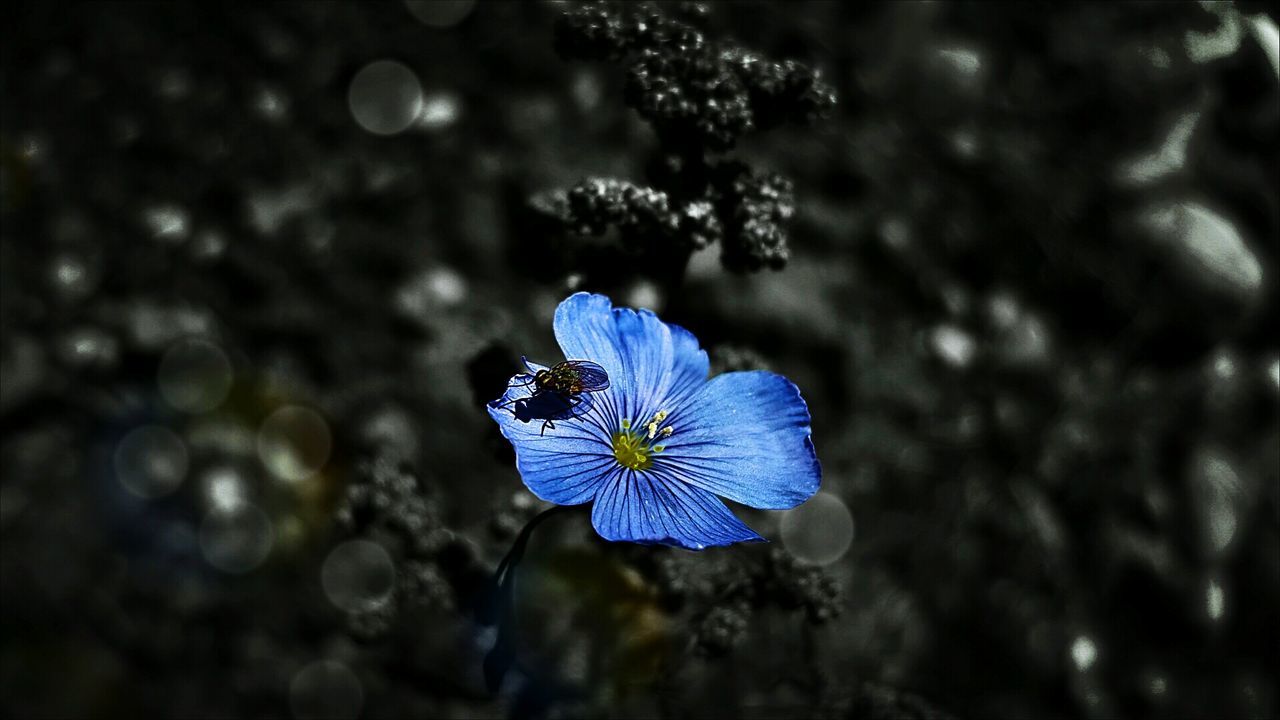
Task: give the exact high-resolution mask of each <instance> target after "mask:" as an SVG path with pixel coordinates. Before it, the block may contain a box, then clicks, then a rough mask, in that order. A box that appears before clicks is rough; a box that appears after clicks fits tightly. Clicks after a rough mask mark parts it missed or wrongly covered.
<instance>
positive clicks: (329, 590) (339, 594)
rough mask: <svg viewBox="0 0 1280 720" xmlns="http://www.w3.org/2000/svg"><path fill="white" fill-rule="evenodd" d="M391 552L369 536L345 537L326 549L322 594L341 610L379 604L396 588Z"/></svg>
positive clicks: (359, 609)
mask: <svg viewBox="0 0 1280 720" xmlns="http://www.w3.org/2000/svg"><path fill="white" fill-rule="evenodd" d="M395 583H396V568H395V564H394V563H393V562H392V561H391V555H390V554H389V553H387V551H386V549H385V548H383V547H382V546H381V545H379V544H378V543H376V542H373V541H372V540H348V541H347V542H344V543H342V544H341V545H338V546H337V547H335V548H334V549H333V550H331V551H330V552H329V556H328V557H326V558H325V559H324V564H323V565H322V566H321V568H320V584H321V586H322V587H324V594H325V595H326V596H327V597H328V598H329V602H332V603H333V604H334V605H335V606H337V607H338V608H339V609H341V610H346V611H347V612H363V611H367V610H372V609H374V608H377V607H379V606H381V605H382V604H383V603H384V602H386V601H387V598H388V597H389V596H390V595H391V591H392V590H394V589H395Z"/></svg>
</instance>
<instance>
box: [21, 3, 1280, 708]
mask: <svg viewBox="0 0 1280 720" xmlns="http://www.w3.org/2000/svg"><path fill="white" fill-rule="evenodd" d="M571 7H572V6H569V5H564V4H556V3H548V2H538V3H514V2H512V3H479V4H477V5H475V6H474V7H473V6H472V4H471V3H469V2H462V3H455V4H453V5H449V4H443V3H442V4H434V3H427V4H418V5H416V6H407V5H406V4H404V3H387V4H381V3H378V4H375V3H368V4H363V3H362V4H355V3H351V4H344V3H321V2H313V3H312V2H309V3H271V4H255V5H248V4H246V5H234V4H225V3H201V4H192V5H177V4H173V5H171V4H120V3H90V4H71V5H64V4H53V3H20V4H19V6H18V8H17V9H14V10H11V11H10V12H9V13H8V14H7V15H8V16H7V17H6V20H5V22H4V30H3V34H4V36H3V43H2V46H3V49H2V50H0V57H3V69H2V71H0V92H2V93H3V106H2V110H3V133H2V134H0V150H2V153H3V158H2V159H3V175H2V176H0V177H2V180H3V185H2V189H3V198H2V199H3V210H2V212H3V214H2V215H0V218H2V219H3V235H2V240H0V330H2V331H3V337H2V339H0V432H2V433H3V436H2V439H0V473H3V481H2V483H0V581H2V582H3V588H2V595H0V597H2V600H3V611H2V613H0V633H2V634H3V635H2V637H3V646H2V647H0V714H3V715H5V716H8V717H23V718H25V717H58V718H66V717H120V716H142V715H144V714H157V715H159V716H168V717H191V718H196V717H199V718H204V717H280V716H290V715H291V714H292V715H293V716H296V717H299V718H305V717H330V716H332V717H354V716H356V715H357V714H358V715H359V716H362V717H388V718H389V717H433V718H434V717H506V716H540V715H549V716H552V717H582V716H591V717H596V716H610V717H665V718H685V717H707V716H711V715H715V716H724V717H738V716H741V717H801V716H803V717H810V716H819V717H858V718H862V717H867V718H888V717H909V718H910V717H951V716H955V717H972V718H987V717H1000V718H1025V717H1114V716H1125V717H1158V718H1188V717H1241V718H1243V717H1258V718H1261V717H1277V715H1278V714H1280V694H1278V693H1277V690H1276V686H1275V677H1276V674H1277V671H1278V670H1280V627H1278V623H1277V613H1276V608H1277V607H1280V547H1278V543H1280V507H1278V505H1277V501H1278V499H1280V498H1278V496H1280V493H1278V492H1277V482H1278V477H1277V465H1278V464H1280V459H1278V450H1277V435H1278V417H1280V413H1277V402H1278V398H1280V378H1278V375H1277V374H1278V373H1280V345H1278V343H1277V341H1276V339H1275V338H1276V335H1275V334H1274V331H1275V329H1276V320H1277V310H1278V307H1280V295H1278V293H1277V283H1276V269H1277V263H1276V260H1277V253H1278V252H1280V203H1278V201H1277V196H1278V192H1277V191H1278V190H1280V177H1278V175H1277V170H1276V168H1277V167H1280V162H1277V160H1280V157H1278V155H1280V153H1278V152H1277V150H1278V144H1277V143H1278V138H1280V132H1278V130H1280V91H1278V87H1280V71H1278V70H1277V66H1276V62H1277V59H1276V35H1275V32H1276V15H1275V14H1274V12H1273V11H1271V10H1267V9H1265V8H1263V7H1261V6H1254V5H1250V4H1240V5H1236V6H1213V7H1205V6H1201V5H1198V4H1194V3H1169V4H1164V3H1161V4H1149V3H1136V2H1135V3H1116V4H1059V3H1053V4H1044V3H1031V2H1027V3H1016V4H1014V3H1008V4H1006V3H977V4H964V3H932V4H919V5H917V4H906V3H891V4H873V5H866V6H857V7H854V6H853V5H852V4H849V5H845V4H836V3H778V4H773V3H741V4H739V3H735V4H728V3H723V4H714V5H712V6H710V10H709V13H708V14H705V16H700V17H699V20H698V22H699V23H702V26H703V27H705V28H706V30H705V32H706V34H707V37H708V38H713V39H715V40H716V41H719V42H729V40H730V39H732V40H733V41H734V42H737V43H740V44H741V45H742V46H744V47H747V48H751V49H754V50H758V51H760V52H761V53H763V54H764V55H765V56H767V57H770V58H775V59H778V60H782V59H786V58H794V59H795V60H797V61H799V62H801V63H805V64H806V66H808V67H813V68H817V69H820V70H821V71H822V73H823V77H824V78H825V80H826V82H828V83H829V84H830V86H831V88H832V89H833V90H834V94H835V97H836V98H837V100H838V102H837V104H836V105H835V107H834V108H833V109H830V110H829V111H828V112H825V113H822V114H821V115H824V116H822V117H813V118H810V120H811V122H808V123H791V124H786V125H784V126H781V127H778V128H775V129H771V130H769V131H768V132H759V133H753V134H748V135H745V136H744V137H742V138H741V139H740V140H739V142H737V143H736V145H735V146H734V147H733V148H732V149H731V150H729V151H728V152H727V156H728V157H732V158H737V159H740V160H743V161H745V162H747V163H749V164H750V166H751V167H754V168H758V169H760V170H761V171H764V172H776V173H779V174H780V175H781V176H785V177H786V178H788V179H789V180H790V181H791V183H792V184H793V187H794V194H795V202H794V210H795V212H794V216H793V217H791V218H790V220H789V222H788V223H787V224H786V236H787V239H788V247H789V262H788V263H787V264H786V266H785V268H782V269H777V270H773V269H765V270H761V271H759V272H751V271H742V270H741V269H740V268H739V269H735V270H730V269H726V268H724V267H722V266H721V263H720V261H719V253H718V252H717V246H715V245H713V246H712V247H710V248H707V249H704V250H698V251H696V252H693V253H692V257H691V258H689V254H690V252H689V251H690V247H689V246H688V245H679V244H678V242H676V241H673V242H676V244H674V245H671V246H666V245H661V244H655V245H653V246H652V247H650V248H649V249H648V250H645V251H644V252H643V253H641V255H640V256H637V255H635V254H634V253H632V254H628V253H627V252H621V251H617V248H616V247H615V246H616V245H617V244H618V243H619V242H621V241H620V240H619V237H618V235H617V233H616V228H615V230H614V231H611V232H609V233H604V234H603V235H600V236H598V237H595V236H588V237H580V236H579V235H578V234H576V233H573V232H566V231H564V228H563V227H562V228H559V230H560V232H557V228H556V225H555V223H554V222H550V221H548V212H547V210H546V208H547V207H548V206H547V202H549V201H548V198H551V199H554V198H556V197H564V196H563V195H561V196H557V195H556V194H555V193H556V190H557V188H561V189H563V188H568V187H572V186H574V185H575V184H576V183H579V181H581V180H582V179H583V178H588V177H604V178H614V179H617V180H623V181H629V182H633V183H637V184H640V185H643V184H645V183H646V182H647V180H646V178H652V177H653V176H654V175H653V166H652V162H653V160H654V158H655V157H660V156H662V153H663V152H664V149H665V146H666V145H667V144H668V140H669V138H659V137H658V136H657V135H655V133H654V131H653V129H652V127H651V126H650V125H649V124H646V122H644V121H643V119H642V118H641V117H640V116H638V115H637V113H636V112H635V111H634V110H632V109H630V108H629V107H628V101H629V97H628V94H627V90H626V88H627V87H628V84H627V81H626V80H625V76H626V72H625V66H623V65H619V64H618V63H613V64H611V63H608V62H603V63H590V62H581V61H578V60H575V59H565V58H562V57H559V56H558V55H557V53H556V50H555V47H556V46H555V42H554V38H555V37H556V32H555V24H556V18H557V16H559V15H560V14H561V13H563V12H566V11H569V10H571ZM686 10H688V9H687V8H676V7H675V6H664V8H663V11H664V12H669V13H677V12H685V11H686ZM690 12H693V11H690ZM695 14H697V13H695ZM1268 33H1269V35H1268ZM1268 43H1269V45H1270V47H1269V49H1267V44H1268ZM1268 53H1270V54H1268ZM384 60H393V61H396V62H399V63H401V64H402V65H403V66H404V67H405V68H407V69H408V70H409V71H411V73H410V74H409V75H408V76H407V77H408V78H409V79H408V80H405V79H404V78H403V77H401V78H400V79H399V80H397V79H396V77H397V76H394V75H392V77H391V79H390V80H387V81H385V82H382V83H381V84H379V83H378V82H373V83H371V84H369V83H362V82H360V81H359V79H360V77H361V76H360V73H361V71H362V69H363V68H366V67H367V66H369V65H370V64H371V63H374V62H377V61H384ZM378 67H380V68H385V67H386V66H385V65H383V66H378ZM391 72H393V73H394V72H395V71H394V70H393V71H391ZM402 75H403V73H402ZM368 77H370V76H366V80H367V79H368ZM375 77H376V73H375ZM406 108H408V109H407V110H406ZM414 113H417V114H416V115H415V114H414ZM415 118H416V119H415ZM410 120H412V121H413V125H412V127H408V128H403V129H402V128H401V127H400V126H403V125H406V124H408V123H409V121H410ZM371 123H372V126H371V125H370V124H371ZM388 129H392V130H401V131H399V132H395V133H393V134H380V133H379V132H376V131H378V130H381V131H387V130H388ZM695 150H696V151H697V152H698V153H701V152H702V150H701V149H695ZM719 150H720V149H717V157H720V156H724V155H726V154H725V153H719ZM1268 168H1270V169H1268ZM550 216H551V217H552V220H554V219H555V213H550ZM560 220H564V218H563V217H560ZM623 234H624V235H625V233H623ZM632 239H633V240H634V239H635V238H632ZM641 239H642V240H643V239H644V238H641ZM732 240H733V238H731V237H728V236H726V239H725V240H723V242H722V244H723V245H724V246H726V247H727V246H728V245H729V243H730V242H731V241H732ZM686 259H688V261H687V263H686ZM575 289H589V290H596V291H601V292H606V293H608V294H609V295H610V296H611V297H612V298H613V299H614V301H615V303H617V304H624V305H638V306H645V307H650V308H653V309H654V310H656V311H658V312H659V313H660V314H661V315H662V316H663V318H664V319H666V320H669V321H672V322H677V323H680V324H682V325H684V326H686V327H688V328H690V329H691V330H692V331H693V332H694V333H695V334H696V335H698V337H699V338H700V340H701V341H702V342H703V344H704V346H706V347H709V348H711V349H712V351H713V357H714V363H715V367H716V368H717V369H720V370H723V369H734V368H749V367H767V368H770V369H773V370H775V371H777V372H781V373H783V374H785V375H787V376H788V377H790V378H791V379H792V380H794V381H795V382H796V383H797V384H798V385H799V386H800V387H801V389H802V391H803V393H804V396H805V397H806V399H807V400H808V402H809V405H810V409H811V411H812V415H813V428H814V429H813V435H814V441H815V443H816V446H817V448H818V453H819V457H820V459H821V460H822V463H823V467H824V479H823V488H822V489H823V493H824V494H823V495H822V496H821V497H820V499H819V500H818V501H811V503H810V504H808V505H806V506H803V507H802V508H801V509H799V510H796V511H790V512H789V513H764V512H755V511H750V510H746V509H742V508H738V509H737V510H738V512H739V513H740V514H742V515H743V517H744V518H745V519H746V520H747V521H748V523H749V524H751V525H752V527H754V528H755V529H757V530H758V531H760V532H761V533H762V534H763V535H765V536H767V537H769V538H771V539H772V540H773V542H771V543H770V544H768V545H763V544H760V545H747V546H736V547H730V548H723V549H714V550H708V551H706V552H703V553H697V554H695V553H688V552H683V551H679V550H672V549H667V548H649V547H639V546H627V545H610V544H608V543H605V542H603V541H601V540H599V539H598V538H596V537H595V536H594V534H593V533H592V532H591V531H590V528H589V524H588V522H587V517H586V515H587V513H585V512H582V511H575V512H568V513H564V514H561V515H558V516H556V517H554V518H549V519H548V520H547V522H546V523H545V524H544V525H543V526H542V527H541V528H540V529H539V530H538V532H537V534H535V535H534V539H533V541H532V543H531V546H530V554H529V557H528V558H527V559H526V560H525V562H524V564H523V565H522V567H521V568H520V572H522V573H523V575H521V577H523V578H525V581H524V582H522V583H521V584H520V588H521V589H520V591H519V592H518V593H517V612H516V613H515V618H516V619H515V620H514V621H513V623H514V624H513V625H512V626H511V627H509V628H507V629H506V631H507V632H509V633H510V635H509V637H514V638H516V640H515V650H514V652H513V656H512V657H511V658H508V660H509V661H510V667H509V668H508V672H507V673H506V674H505V679H504V681H503V683H502V686H501V689H500V692H499V693H497V694H496V695H494V694H491V693H490V692H489V691H488V689H487V687H486V683H485V677H484V674H483V672H482V667H483V663H484V660H485V657H486V653H487V651H488V650H489V648H490V646H492V645H493V643H494V641H495V637H496V633H497V631H496V630H495V628H494V627H492V626H491V625H486V623H485V618H484V617H483V615H484V613H483V612H480V610H482V609H483V608H484V606H485V602H486V586H485V582H486V580H487V578H488V574H489V573H491V572H492V571H493V569H494V567H495V566H496V565H497V562H498V560H499V559H500V558H501V557H502V556H503V554H504V553H505V552H506V550H507V548H509V547H510V546H511V543H512V540H513V538H514V537H515V535H516V533H517V532H518V531H519V530H520V528H521V527H522V526H523V525H524V524H525V522H526V521H527V520H528V519H529V518H531V517H532V516H533V515H534V514H535V513H537V512H538V511H540V510H542V509H543V506H541V505H540V504H538V503H537V502H536V500H534V499H533V498H532V496H531V495H529V494H528V492H527V491H526V490H525V489H524V488H523V486H522V485H521V483H520V480H519V477H518V475H517V473H516V471H515V468H514V464H513V462H512V458H511V453H510V450H509V449H508V448H507V447H506V444H505V441H503V440H502V439H501V438H500V437H498V436H497V435H496V432H495V431H494V428H493V423H492V421H491V420H490V419H489V418H488V417H487V415H486V414H485V412H484V411H483V409H482V406H483V402H484V401H485V400H487V399H491V398H492V397H495V396H496V395H497V393H496V392H494V391H493V388H494V387H495V383H496V384H497V385H496V386H500V385H501V383H502V381H503V378H504V377H505V376H506V375H507V374H509V373H510V372H512V371H513V370H514V369H515V360H516V358H517V357H518V356H519V355H520V354H524V353H527V354H529V355H530V356H531V357H533V358H536V359H540V360H543V361H544V362H550V361H554V360H557V359H559V357H558V351H557V349H556V347H555V345H554V341H553V339H552V336H551V327H550V319H551V314H552V312H553V310H554V308H555V305H556V303H557V302H558V301H559V300H560V299H562V298H563V297H564V296H565V295H567V294H568V293H569V292H570V291H572V290H575ZM850 518H851V519H852V525H850V524H849V523H848V522H847V521H848V519H850ZM850 540H851V543H850ZM846 544H847V548H846ZM491 662H493V661H492V660H491ZM1267 678H1271V680H1268V679H1267Z"/></svg>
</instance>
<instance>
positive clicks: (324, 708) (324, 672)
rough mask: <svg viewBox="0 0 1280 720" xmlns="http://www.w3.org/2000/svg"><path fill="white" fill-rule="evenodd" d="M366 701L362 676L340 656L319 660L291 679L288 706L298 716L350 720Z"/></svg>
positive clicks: (303, 719) (309, 719)
mask: <svg viewBox="0 0 1280 720" xmlns="http://www.w3.org/2000/svg"><path fill="white" fill-rule="evenodd" d="M363 705H364V688H363V687H361V685H360V678H358V677H356V674H355V673H354V672H352V671H351V668H349V667H347V666H346V665H345V664H343V663H340V662H338V661H337V660H317V661H316V662H313V663H311V664H309V665H307V666H306V667H304V668H302V669H301V670H299V671H298V672H297V673H296V674H295V675H294V676H293V680H292V681H291V682H290V683H289V707H290V708H291V709H292V710H293V716H294V717H295V718H297V719H298V720H320V718H324V719H325V720H349V719H350V718H355V717H356V716H358V715H359V714H360V709H361V707H362V706H363Z"/></svg>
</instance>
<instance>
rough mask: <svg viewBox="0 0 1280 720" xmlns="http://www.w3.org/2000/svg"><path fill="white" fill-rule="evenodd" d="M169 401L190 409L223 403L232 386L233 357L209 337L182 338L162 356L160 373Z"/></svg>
mask: <svg viewBox="0 0 1280 720" xmlns="http://www.w3.org/2000/svg"><path fill="white" fill-rule="evenodd" d="M157 382H158V383H159V385H160V395H161V396H163V397H164V399H165V402H167V403H169V404H170V405H171V406H173V407H174V408H176V409H178V410H182V411H184V412H189V413H199V412H207V411H209V410H212V409H214V408H216V407H218V406H219V405H221V404H222V401H223V400H226V398H227V392H228V391H230V390H231V361H230V360H228V359H227V356H226V354H225V353H223V352H222V350H221V349H220V348H219V347H218V346H217V345H214V344H213V343H211V342H207V341H205V340H194V339H192V340H181V341H179V342H177V343H174V344H173V346H172V347H170V348H169V349H168V350H167V351H166V352H165V354H164V357H163V358H161V359H160V370H159V372H158V373H157Z"/></svg>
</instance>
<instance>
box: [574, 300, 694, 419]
mask: <svg viewBox="0 0 1280 720" xmlns="http://www.w3.org/2000/svg"><path fill="white" fill-rule="evenodd" d="M555 331H556V340H557V341H558V342H559V343H560V349H561V350H562V351H564V355H565V357H566V358H567V359H570V360H592V361H594V362H597V363H599V364H600V365H601V366H602V367H604V369H605V370H606V371H607V372H608V373H609V380H610V382H611V383H612V385H611V387H610V388H609V389H608V390H606V391H604V394H605V395H606V397H607V398H608V401H609V402H608V403H607V405H609V406H610V407H611V408H612V409H613V411H614V417H612V418H610V419H611V421H612V422H613V423H614V424H615V427H616V421H618V420H620V419H622V418H630V419H631V420H632V421H633V422H637V423H639V422H643V421H644V420H646V419H648V418H650V417H652V416H653V414H654V413H656V412H658V411H659V410H668V411H670V410H671V409H673V408H674V407H675V406H676V405H678V404H679V403H681V402H684V400H685V399H687V398H688V397H690V396H691V395H692V394H693V393H694V392H696V391H697V389H698V388H699V387H700V386H701V385H702V384H703V383H704V382H705V380H706V377H707V368H708V362H707V354H706V352H704V351H703V350H702V349H701V348H699V347H698V341H697V339H696V338H695V337H694V336H693V334H692V333H690V332H689V331H688V330H685V329H684V328H682V327H679V326H676V325H667V324H666V323H664V322H662V321H661V320H659V319H658V317H657V316H656V315H654V314H653V313H651V312H649V311H648V310H631V309H629V308H614V307H613V303H612V302H611V301H610V300H609V298H607V297H605V296H603V295H590V294H587V293H577V294H575V295H571V296H569V297H568V298H566V299H565V300H564V302H562V303H560V307H558V308H557V309H556V318H555Z"/></svg>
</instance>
